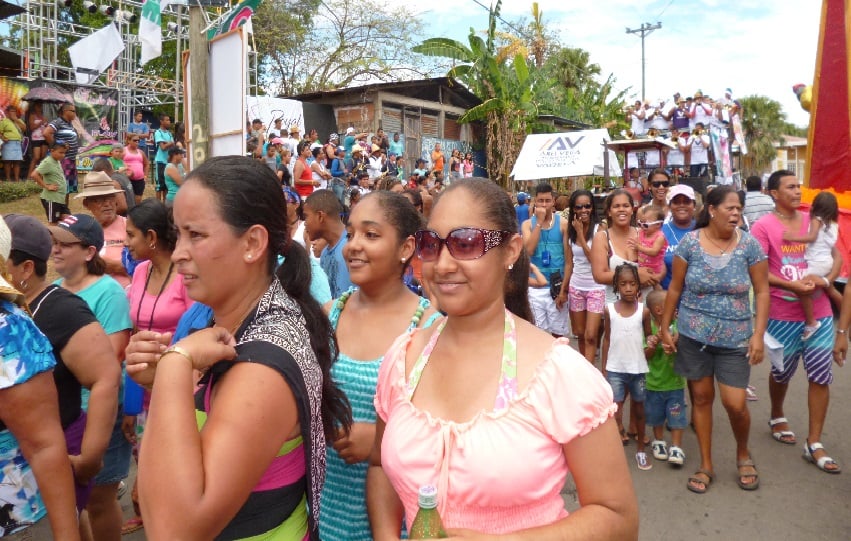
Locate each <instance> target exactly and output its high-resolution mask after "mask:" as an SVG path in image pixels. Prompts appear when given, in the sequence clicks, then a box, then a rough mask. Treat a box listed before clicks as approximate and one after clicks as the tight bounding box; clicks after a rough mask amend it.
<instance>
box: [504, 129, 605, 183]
mask: <svg viewBox="0 0 851 541" xmlns="http://www.w3.org/2000/svg"><path fill="white" fill-rule="evenodd" d="M604 140H605V141H608V140H609V132H608V131H606V130H605V129H596V130H582V131H574V132H568V133H536V134H531V135H527V136H526V140H525V141H524V142H523V148H522V149H521V150H520V155H519V156H518V157H517V161H516V162H515V163H514V169H512V171H511V176H513V177H514V180H538V179H546V178H561V177H575V176H580V175H593V174H594V168H595V166H596V167H598V168H599V167H600V166H602V165H603V141H604Z"/></svg>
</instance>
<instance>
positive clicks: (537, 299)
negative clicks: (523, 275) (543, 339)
mask: <svg viewBox="0 0 851 541" xmlns="http://www.w3.org/2000/svg"><path fill="white" fill-rule="evenodd" d="M529 305H530V306H531V307H532V315H533V316H535V326H537V327H538V328H539V329H542V330H544V331H547V332H548V333H550V334H555V335H557V336H568V332H569V328H570V325H569V321H570V316H569V315H568V310H567V303H565V304H564V306H563V307H562V309H561V310H558V309H557V308H556V301H554V300H553V298H552V297H550V288H549V287H530V288H529Z"/></svg>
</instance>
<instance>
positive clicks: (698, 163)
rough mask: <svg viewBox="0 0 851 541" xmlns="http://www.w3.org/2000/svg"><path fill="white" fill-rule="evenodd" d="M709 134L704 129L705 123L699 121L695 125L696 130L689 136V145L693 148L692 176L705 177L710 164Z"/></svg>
mask: <svg viewBox="0 0 851 541" xmlns="http://www.w3.org/2000/svg"><path fill="white" fill-rule="evenodd" d="M709 144H710V141H709V135H708V134H707V133H706V130H705V129H704V124H703V123H701V122H698V123H697V124H695V125H694V131H693V132H692V134H691V136H689V138H688V143H687V145H686V146H688V147H689V148H690V149H691V161H690V162H689V163H690V164H691V166H690V168H689V176H690V177H705V176H706V174H707V166H708V165H709Z"/></svg>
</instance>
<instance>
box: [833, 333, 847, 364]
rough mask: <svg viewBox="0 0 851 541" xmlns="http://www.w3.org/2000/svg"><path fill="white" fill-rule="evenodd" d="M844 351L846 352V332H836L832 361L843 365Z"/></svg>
mask: <svg viewBox="0 0 851 541" xmlns="http://www.w3.org/2000/svg"><path fill="white" fill-rule="evenodd" d="M846 353H848V334H847V333H836V340H834V342H833V362H835V363H836V364H837V365H839V366H844V365H845V354H846Z"/></svg>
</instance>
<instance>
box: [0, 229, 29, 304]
mask: <svg viewBox="0 0 851 541" xmlns="http://www.w3.org/2000/svg"><path fill="white" fill-rule="evenodd" d="M11 251H12V232H11V231H9V226H8V225H6V220H0V297H3V298H5V299H8V300H10V301H12V302H14V303H15V304H18V305H19V306H23V305H24V296H23V294H22V293H21V292H20V291H18V290H17V289H15V288H14V287H13V286H12V284H11V283H9V280H8V278H9V275H8V274H7V273H8V270H7V268H6V265H7V263H6V261H8V259H9V252H11Z"/></svg>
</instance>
